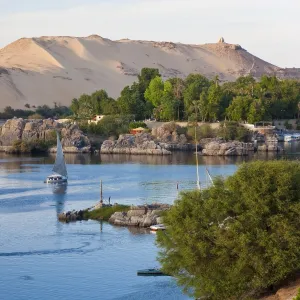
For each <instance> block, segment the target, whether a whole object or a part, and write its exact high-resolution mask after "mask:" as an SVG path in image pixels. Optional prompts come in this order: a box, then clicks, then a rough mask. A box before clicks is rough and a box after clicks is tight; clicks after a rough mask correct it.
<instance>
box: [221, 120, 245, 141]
mask: <svg viewBox="0 0 300 300" xmlns="http://www.w3.org/2000/svg"><path fill="white" fill-rule="evenodd" d="M217 136H218V137H222V138H223V139H225V140H227V141H229V140H237V141H241V142H249V141H250V140H251V134H250V131H249V130H248V129H246V128H245V127H243V126H241V125H240V124H239V123H237V122H222V123H221V124H220V128H219V130H218V131H217Z"/></svg>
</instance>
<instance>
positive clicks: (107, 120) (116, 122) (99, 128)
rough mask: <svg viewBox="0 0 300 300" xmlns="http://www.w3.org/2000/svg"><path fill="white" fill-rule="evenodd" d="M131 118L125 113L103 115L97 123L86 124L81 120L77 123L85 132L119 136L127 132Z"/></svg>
mask: <svg viewBox="0 0 300 300" xmlns="http://www.w3.org/2000/svg"><path fill="white" fill-rule="evenodd" d="M132 118H133V117H132V116H126V115H114V116H112V115H111V116H105V117H104V118H103V119H102V120H101V121H99V122H98V123H97V124H95V123H91V124H88V123H87V121H83V122H80V123H79V127H80V129H81V130H82V131H83V132H85V133H93V134H99V135H103V136H105V137H109V136H119V135H120V134H123V133H128V131H129V124H130V123H132Z"/></svg>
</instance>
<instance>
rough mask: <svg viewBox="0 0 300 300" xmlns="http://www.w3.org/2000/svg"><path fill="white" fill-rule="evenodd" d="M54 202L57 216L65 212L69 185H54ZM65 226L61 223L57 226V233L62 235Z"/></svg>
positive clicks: (52, 186) (52, 187)
mask: <svg viewBox="0 0 300 300" xmlns="http://www.w3.org/2000/svg"><path fill="white" fill-rule="evenodd" d="M51 189H52V192H53V200H54V203H55V204H54V205H55V213H56V216H57V215H58V214H60V213H62V212H64V211H65V201H66V199H65V197H66V193H67V189H68V185H67V184H52V185H51ZM62 229H63V225H62V224H61V223H60V222H57V224H56V230H57V233H61V231H62Z"/></svg>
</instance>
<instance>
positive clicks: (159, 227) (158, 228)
mask: <svg viewBox="0 0 300 300" xmlns="http://www.w3.org/2000/svg"><path fill="white" fill-rule="evenodd" d="M150 229H151V230H154V231H158V230H165V229H166V226H165V225H164V224H157V225H151V226H150Z"/></svg>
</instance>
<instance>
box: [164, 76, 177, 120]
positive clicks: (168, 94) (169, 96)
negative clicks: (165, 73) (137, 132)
mask: <svg viewBox="0 0 300 300" xmlns="http://www.w3.org/2000/svg"><path fill="white" fill-rule="evenodd" d="M179 105H180V103H179V100H177V99H176V98H175V97H174V94H173V87H172V84H171V82H170V81H165V83H164V91H163V97H162V100H161V106H160V108H161V111H160V119H161V120H164V121H171V120H175V119H176V117H177V111H178V106H179Z"/></svg>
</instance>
